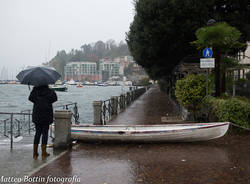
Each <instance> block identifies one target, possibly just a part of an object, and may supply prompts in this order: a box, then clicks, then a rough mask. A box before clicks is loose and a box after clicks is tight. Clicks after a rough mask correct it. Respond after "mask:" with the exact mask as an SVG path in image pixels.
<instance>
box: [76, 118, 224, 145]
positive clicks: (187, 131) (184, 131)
mask: <svg viewBox="0 0 250 184" xmlns="http://www.w3.org/2000/svg"><path fill="white" fill-rule="evenodd" d="M228 127H229V122H217V123H193V124H168V125H103V126H100V125H72V127H71V137H72V139H77V140H81V141H87V142H89V141H126V142H165V141H166V142H193V141H206V140H210V139H215V138H219V137H222V136H223V135H225V133H226V132H227V130H228Z"/></svg>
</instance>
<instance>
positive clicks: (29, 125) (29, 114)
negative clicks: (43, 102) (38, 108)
mask: <svg viewBox="0 0 250 184" xmlns="http://www.w3.org/2000/svg"><path fill="white" fill-rule="evenodd" d="M30 111H31V110H29V115H28V116H29V118H28V119H29V120H28V121H29V125H28V126H29V135H30V116H31V115H30Z"/></svg>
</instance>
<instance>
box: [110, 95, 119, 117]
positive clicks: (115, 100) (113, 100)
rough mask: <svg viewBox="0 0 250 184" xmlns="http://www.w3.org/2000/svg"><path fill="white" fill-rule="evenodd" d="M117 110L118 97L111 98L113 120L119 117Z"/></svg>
mask: <svg viewBox="0 0 250 184" xmlns="http://www.w3.org/2000/svg"><path fill="white" fill-rule="evenodd" d="M117 108H118V97H117V96H112V97H111V119H112V118H113V117H114V116H116V115H117Z"/></svg>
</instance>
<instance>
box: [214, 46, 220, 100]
mask: <svg viewBox="0 0 250 184" xmlns="http://www.w3.org/2000/svg"><path fill="white" fill-rule="evenodd" d="M214 56H215V72H214V75H215V76H214V77H215V96H216V97H219V96H220V95H221V81H220V80H221V78H220V60H221V56H220V51H219V50H218V49H214Z"/></svg>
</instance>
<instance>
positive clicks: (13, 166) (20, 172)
mask: <svg viewBox="0 0 250 184" xmlns="http://www.w3.org/2000/svg"><path fill="white" fill-rule="evenodd" d="M32 149H33V135H25V136H21V137H18V138H14V143H13V149H10V142H9V138H6V137H3V136H1V137H0V163H1V168H0V177H2V176H3V177H15V178H20V177H23V176H28V175H31V174H32V173H33V172H34V171H35V170H36V169H38V168H39V167H41V166H42V165H44V164H46V163H47V162H49V161H51V160H53V159H55V158H56V157H57V156H58V155H59V154H60V153H61V152H62V151H53V149H52V148H48V149H47V151H48V152H49V153H50V154H51V156H50V157H48V159H46V160H42V159H41V157H40V156H39V157H38V159H37V160H33V158H32ZM38 149H39V152H40V153H41V150H40V149H41V148H40V147H39V148H38ZM0 183H4V182H2V181H1V178H0Z"/></svg>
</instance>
